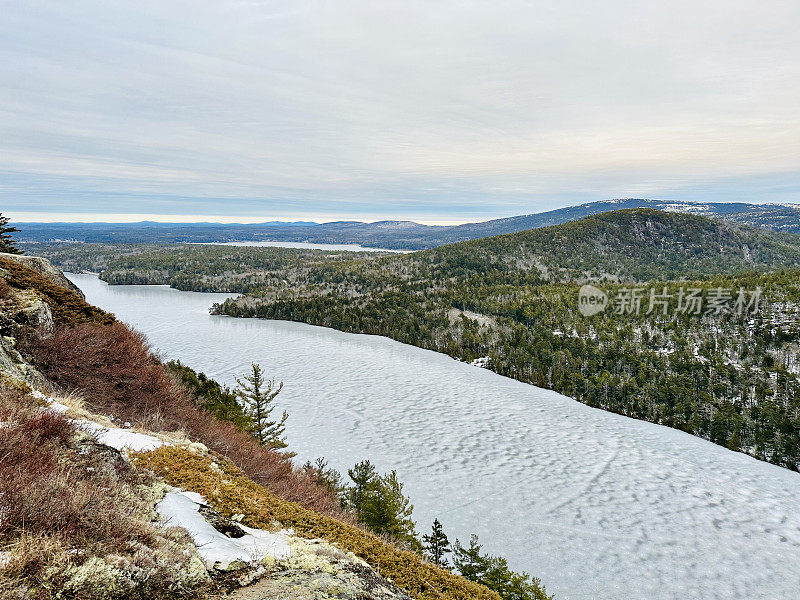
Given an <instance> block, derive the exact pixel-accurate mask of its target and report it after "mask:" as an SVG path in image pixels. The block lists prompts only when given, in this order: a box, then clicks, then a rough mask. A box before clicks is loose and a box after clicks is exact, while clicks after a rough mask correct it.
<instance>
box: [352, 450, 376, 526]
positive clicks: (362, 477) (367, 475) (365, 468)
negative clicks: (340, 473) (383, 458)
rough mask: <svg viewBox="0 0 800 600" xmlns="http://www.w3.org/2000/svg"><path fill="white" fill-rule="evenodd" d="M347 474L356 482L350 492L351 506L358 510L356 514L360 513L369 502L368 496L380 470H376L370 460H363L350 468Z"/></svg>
mask: <svg viewBox="0 0 800 600" xmlns="http://www.w3.org/2000/svg"><path fill="white" fill-rule="evenodd" d="M347 474H348V475H349V476H350V479H352V480H353V483H354V484H355V485H354V486H352V487H350V491H349V493H348V500H349V504H350V508H352V509H353V510H354V511H355V512H356V515H360V514H361V512H362V511H363V510H364V506H365V505H366V503H367V498H368V497H369V495H370V494H371V493H372V491H373V489H374V487H375V481H376V480H377V478H378V472H377V471H376V470H375V466H374V465H373V464H372V463H371V462H370V461H368V460H362V461H361V462H360V463H358V464H356V465H355V466H354V467H353V468H352V469H348V470H347Z"/></svg>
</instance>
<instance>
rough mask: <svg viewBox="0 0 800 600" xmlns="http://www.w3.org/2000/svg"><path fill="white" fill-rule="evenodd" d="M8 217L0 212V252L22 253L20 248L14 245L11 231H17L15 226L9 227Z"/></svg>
mask: <svg viewBox="0 0 800 600" xmlns="http://www.w3.org/2000/svg"><path fill="white" fill-rule="evenodd" d="M9 220H10V219H9V218H8V217H4V216H3V214H2V213H0V252H7V253H8V254H22V250H20V249H19V248H17V247H16V246H15V245H14V239H13V238H12V237H11V234H12V233H15V232H17V231H19V229H17V228H16V227H10V226H9V225H8V222H9Z"/></svg>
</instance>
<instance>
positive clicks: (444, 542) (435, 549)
mask: <svg viewBox="0 0 800 600" xmlns="http://www.w3.org/2000/svg"><path fill="white" fill-rule="evenodd" d="M422 546H423V548H424V549H425V555H426V556H427V557H428V559H430V561H431V562H432V563H433V564H435V565H436V566H439V567H442V568H443V569H449V568H450V565H449V564H448V562H447V557H446V556H445V554H449V553H450V540H448V539H447V535H445V533H444V529H443V528H442V524H441V523H440V522H439V519H434V520H433V527H432V528H431V534H430V535H427V534H426V535H423V536H422Z"/></svg>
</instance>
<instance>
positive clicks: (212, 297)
mask: <svg viewBox="0 0 800 600" xmlns="http://www.w3.org/2000/svg"><path fill="white" fill-rule="evenodd" d="M71 279H72V280H73V281H74V282H76V283H77V284H78V285H79V286H80V287H81V288H82V289H83V290H84V292H85V293H86V295H87V298H88V300H89V301H90V302H92V303H94V304H97V305H98V306H100V307H102V308H105V309H107V310H109V311H111V312H113V313H115V314H116V315H117V316H118V317H119V318H121V319H123V320H125V321H128V322H131V323H133V324H134V325H135V326H136V327H137V328H139V329H140V330H141V331H143V332H144V333H145V334H146V335H147V336H148V337H149V338H150V340H151V341H152V343H153V345H154V346H155V347H156V348H158V349H160V350H161V351H162V352H163V353H164V355H165V356H166V357H168V358H173V357H174V358H180V359H181V360H182V361H183V362H184V363H185V364H188V365H190V366H192V367H194V368H197V369H199V370H202V371H204V372H205V373H206V374H208V375H209V376H212V377H215V378H218V379H220V380H221V381H222V382H224V383H227V384H233V383H234V381H233V376H234V375H241V374H242V373H245V372H246V371H247V369H248V368H249V364H250V362H251V361H255V362H260V363H261V364H262V366H263V367H264V369H265V371H266V372H267V373H268V374H269V375H270V376H275V377H276V378H277V379H278V380H283V381H284V383H285V387H284V390H283V391H282V392H281V394H280V396H278V399H279V400H278V401H279V404H280V408H286V409H287V410H288V411H289V421H288V423H287V425H288V429H287V432H288V441H289V447H290V449H291V450H294V451H296V452H298V461H305V460H306V459H309V458H311V459H313V458H314V457H316V456H321V455H324V456H325V457H326V458H327V459H328V460H329V461H330V463H331V465H332V466H334V467H336V468H338V469H340V470H344V469H346V467H348V466H352V464H353V463H355V462H356V461H359V460H363V459H366V458H369V459H371V460H372V461H373V462H374V463H376V464H377V466H378V467H379V468H380V469H381V470H384V471H385V470H388V469H392V468H396V469H397V471H398V476H399V478H400V479H401V481H403V482H404V483H405V484H406V488H405V490H406V492H407V493H408V494H410V496H411V497H412V499H413V503H414V507H415V511H414V515H415V518H416V520H417V522H418V523H419V529H420V530H427V529H428V528H429V527H430V523H431V522H432V521H433V518H434V517H438V518H439V519H440V520H441V522H442V524H443V525H444V527H445V531H446V532H447V534H448V535H449V536H450V538H451V539H453V538H455V537H458V538H459V539H461V540H462V541H465V540H466V539H468V536H469V534H470V533H471V532H475V533H478V534H479V535H480V538H481V542H482V543H483V544H484V549H485V550H487V551H490V552H492V553H499V554H503V555H505V556H507V557H508V558H509V561H510V563H511V566H512V567H513V568H516V569H524V570H527V571H529V572H531V573H534V574H535V575H537V576H539V577H541V578H542V580H543V581H544V582H545V583H546V584H547V587H548V590H549V591H550V592H553V593H555V594H556V596H557V598H558V600H590V599H594V598H619V599H621V600H660V599H664V600H667V599H673V598H675V599H678V598H680V599H682V600H683V599H689V600H694V599H703V600H706V599H711V600H714V599H716V600H731V599H742V600H745V599H746V600H756V599H764V600H788V599H794V598H798V597H800V594H799V593H798V589H800V475H798V474H797V473H793V472H790V471H787V470H785V469H781V468H779V467H776V466H774V465H769V464H766V463H763V462H759V461H757V460H755V459H752V458H750V457H748V456H745V455H743V454H739V453H735V452H731V451H728V450H726V449H724V448H721V447H719V446H715V445H713V444H711V443H709V442H706V441H704V440H701V439H698V438H696V437H693V436H690V435H688V434H684V433H681V432H679V431H675V430H672V429H668V428H665V427H660V426H657V425H652V424H649V423H644V422H641V421H635V420H632V419H627V418H625V417H621V416H618V415H613V414H611V413H607V412H603V411H599V410H594V409H591V408H588V407H586V406H584V405H582V404H580V403H578V402H575V401H574V400H571V399H569V398H566V397H564V396H560V395H559V394H555V393H553V392H549V391H546V390H542V389H538V388H535V387H532V386H528V385H525V384H522V383H519V382H516V381H512V380H510V379H506V378H504V377H500V376H498V375H496V374H494V373H492V372H490V371H487V370H485V369H476V368H474V367H472V366H470V365H469V364H467V363H461V362H457V361H454V360H452V359H450V358H448V357H447V356H443V355H440V354H436V353H433V352H428V351H425V350H420V349H418V348H413V347H410V346H404V345H402V344H398V343H396V342H392V341H391V340H387V339H384V338H378V337H371V336H357V335H350V334H343V333H340V332H336V331H333V330H329V329H322V328H316V327H310V326H307V325H302V324H298V323H287V322H274V321H259V320H253V319H232V318H227V317H210V316H208V314H207V308H208V306H209V305H210V304H211V303H212V302H214V301H219V300H220V299H222V298H224V297H226V296H225V295H221V294H196V293H190V292H179V291H176V290H170V289H168V288H165V287H152V286H146V287H145V286H142V287H132V286H116V287H108V286H106V285H105V284H104V283H102V282H99V281H98V280H97V278H95V277H92V276H71Z"/></svg>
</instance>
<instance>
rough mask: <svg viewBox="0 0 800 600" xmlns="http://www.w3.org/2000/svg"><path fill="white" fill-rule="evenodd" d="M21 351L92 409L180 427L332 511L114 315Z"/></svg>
mask: <svg viewBox="0 0 800 600" xmlns="http://www.w3.org/2000/svg"><path fill="white" fill-rule="evenodd" d="M24 349H25V351H26V352H27V353H28V354H30V355H31V356H32V357H33V361H34V363H35V365H36V367H37V368H38V369H39V370H40V371H41V372H42V373H43V374H44V375H45V376H47V377H48V379H50V381H51V382H52V383H53V384H55V385H56V386H57V387H58V388H60V389H61V390H64V391H66V392H73V393H76V394H78V395H80V396H81V397H82V398H83V400H84V403H85V404H86V407H87V408H88V409H89V410H90V411H92V412H95V413H101V414H109V413H110V414H113V415H114V417H115V418H119V419H122V420H124V421H130V422H131V423H133V424H134V425H136V426H138V427H141V428H143V429H146V430H150V431H154V432H175V431H181V432H185V433H186V435H188V436H189V437H191V438H192V439H194V440H197V441H199V442H202V443H203V444H205V445H206V446H208V447H209V448H210V449H212V450H214V451H216V452H218V453H219V454H221V455H223V456H226V457H227V458H228V459H230V460H231V461H232V462H233V463H234V464H236V465H237V466H238V467H240V468H241V469H242V470H243V471H244V472H245V473H247V475H248V476H249V477H251V478H252V479H254V480H255V481H257V482H259V483H261V484H263V485H266V486H268V487H269V488H270V489H271V490H272V491H273V492H275V493H276V494H278V495H279V496H281V497H283V498H286V499H287V500H291V501H294V502H300V503H301V504H303V506H306V507H308V508H313V509H314V510H317V511H321V512H324V513H326V514H332V515H336V516H338V517H340V518H344V519H350V518H351V517H349V516H348V515H345V514H344V513H342V511H341V508H340V505H339V502H338V500H337V499H336V498H335V497H334V495H333V494H332V493H331V492H330V490H329V489H328V488H327V487H325V486H322V485H319V484H318V483H317V481H316V480H315V478H314V477H311V476H309V475H308V474H307V473H305V472H304V471H302V470H299V469H295V468H294V467H293V465H292V463H291V461H290V460H289V459H288V458H287V457H286V456H285V455H283V454H281V453H280V452H277V451H275V450H270V449H268V448H266V447H264V446H261V445H260V444H259V443H258V442H257V441H256V440H255V439H254V438H253V437H252V436H251V435H249V434H247V433H244V432H242V431H240V430H239V429H238V428H237V427H236V426H235V425H233V424H232V423H229V422H225V421H220V420H217V419H216V418H215V417H214V416H213V415H211V414H209V413H208V412H206V411H204V410H202V409H201V408H200V407H199V406H198V405H197V403H196V400H195V399H194V398H193V397H192V396H191V395H190V394H188V393H187V392H186V391H185V390H184V389H183V388H182V387H180V386H179V385H178V384H177V383H176V382H175V380H174V379H173V378H172V377H171V376H170V375H169V373H168V372H167V370H166V369H165V367H164V366H163V365H162V364H161V362H160V361H159V360H158V359H157V358H156V357H155V356H154V355H153V354H152V353H151V352H150V350H149V348H148V346H147V343H146V340H145V339H144V337H143V336H142V335H141V334H139V333H137V332H135V331H132V330H131V329H129V328H128V327H127V326H126V325H124V324H122V323H118V322H117V323H113V324H111V325H96V324H82V325H78V326H75V327H59V328H57V329H56V332H55V334H54V335H53V336H51V337H50V338H47V339H34V338H31V339H28V340H27V341H26V342H25V344H24Z"/></svg>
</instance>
